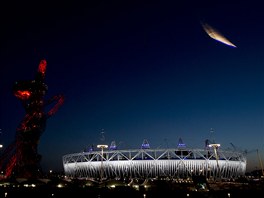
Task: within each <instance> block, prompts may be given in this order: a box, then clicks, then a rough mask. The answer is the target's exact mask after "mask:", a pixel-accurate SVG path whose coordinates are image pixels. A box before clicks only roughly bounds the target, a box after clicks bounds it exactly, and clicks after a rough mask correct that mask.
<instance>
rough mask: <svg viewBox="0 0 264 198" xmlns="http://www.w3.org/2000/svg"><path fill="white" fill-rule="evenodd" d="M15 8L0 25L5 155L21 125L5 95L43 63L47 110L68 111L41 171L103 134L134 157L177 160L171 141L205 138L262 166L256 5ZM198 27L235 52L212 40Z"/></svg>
mask: <svg viewBox="0 0 264 198" xmlns="http://www.w3.org/2000/svg"><path fill="white" fill-rule="evenodd" d="M20 4H21V5H20ZM20 4H19V3H18V5H17V6H16V7H13V5H11V3H10V4H8V5H6V6H7V7H6V9H7V10H9V11H10V12H8V14H3V13H1V23H2V25H3V31H2V32H1V40H0V41H1V43H2V44H1V59H0V63H1V85H2V86H1V98H2V99H1V114H0V128H1V132H2V134H1V136H0V138H1V139H0V141H1V142H0V143H2V142H3V145H8V144H9V143H10V142H12V141H13V140H14V138H15V133H16V127H17V126H18V125H19V123H20V122H21V120H22V119H23V117H24V115H25V112H24V109H23V107H22V106H21V104H20V103H19V101H18V100H17V99H16V98H15V96H14V95H13V94H12V86H13V83H14V82H15V81H17V80H21V79H25V80H31V79H33V78H34V76H35V73H36V71H37V67H38V64H39V61H40V60H41V59H46V60H47V71H46V80H45V82H46V84H47V85H48V88H49V89H48V92H47V94H46V95H47V98H49V97H50V96H53V95H57V94H63V95H64V96H65V102H64V104H63V105H62V107H61V108H60V109H59V110H58V112H57V113H56V114H55V115H54V116H53V117H52V118H50V119H49V120H48V121H47V127H46V130H45V132H44V133H43V135H42V137H41V138H40V143H39V153H40V154H41V155H42V157H43V158H42V164H43V168H44V169H45V170H49V169H54V170H61V169H62V156H63V155H65V154H69V153H77V152H80V151H82V150H83V149H85V148H87V147H89V146H90V145H91V144H95V145H96V144H99V143H101V142H102V141H101V140H100V138H101V136H100V134H101V131H102V130H104V132H105V133H104V137H105V140H104V141H105V142H107V144H110V143H111V141H113V140H114V141H116V143H117V144H118V145H119V146H120V148H140V146H141V144H142V142H143V140H144V139H147V140H148V142H149V143H150V146H151V148H158V147H163V148H164V147H172V148H173V147H176V146H177V144H178V141H179V138H181V139H182V140H183V142H184V143H185V144H186V145H187V146H189V147H192V148H203V147H204V144H205V140H206V139H208V138H211V139H214V140H215V141H216V142H217V143H220V144H221V148H232V144H233V145H234V146H235V147H236V148H237V149H238V150H248V151H249V152H251V154H250V156H249V159H250V161H249V166H251V167H250V168H251V169H255V166H259V164H258V163H259V162H258V159H257V154H256V153H255V152H253V151H255V150H256V149H259V151H260V153H261V156H262V159H264V158H263V156H264V155H263V154H264V135H263V129H264V103H263V101H264V100H263V99H264V78H263V77H264V68H263V63H264V58H263V54H262V53H263V51H264V40H263V33H264V27H263V26H262V19H264V14H263V12H262V9H261V6H260V5H258V4H257V1H256V2H255V1H252V2H250V3H248V2H241V3H240V4H239V5H237V4H236V3H235V2H232V1H231V2H230V1H228V3H225V2H221V3H220V2H219V3H217V2H211V3H210V4H209V3H207V1H201V2H199V3H197V2H196V3H193V4H188V3H184V2H182V3H177V2H166V3H164V2H162V1H153V2H151V3H147V2H137V1H131V2H130V1H126V2H122V1H121V2H119V1H115V2H112V1H96V2H92V1H90V2H88V3H86V4H84V3H83V4H81V3H79V4H77V3H73V2H68V3H64V4H63V6H62V5H59V4H51V3H46V4H43V5H41V6H39V5H37V4H33V5H31V6H32V9H30V8H29V7H27V6H28V5H27V4H23V3H20ZM22 8H23V9H22ZM200 21H204V22H206V23H208V24H209V25H211V26H212V27H214V28H216V29H217V30H219V31H220V32H221V33H222V34H223V35H225V36H226V37H227V38H228V39H230V41H232V43H234V44H235V45H236V46H237V47H236V48H232V47H230V46H227V45H225V44H223V43H220V42H217V41H215V40H214V39H212V38H210V37H209V36H208V35H207V34H206V32H205V31H204V29H203V27H202V25H201V23H200ZM211 129H213V130H214V132H213V133H211V132H210V130H211ZM230 143H232V144H230ZM51 153H52V154H53V155H51Z"/></svg>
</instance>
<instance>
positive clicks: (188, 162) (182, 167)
mask: <svg viewBox="0 0 264 198" xmlns="http://www.w3.org/2000/svg"><path fill="white" fill-rule="evenodd" d="M217 154H218V156H216V153H215V152H214V150H213V149H212V148H211V149H184V150H183V149H133V150H106V151H104V152H101V151H90V152H83V153H74V154H68V155H64V156H63V157H62V160H63V167H64V172H65V175H66V176H69V177H78V178H93V179H96V178H99V175H101V174H102V172H103V177H104V178H159V177H167V178H168V177H169V178H188V177H191V176H193V175H204V176H206V178H226V179H228V178H237V177H239V176H243V175H245V171H246V158H245V156H244V154H243V153H241V152H237V151H230V150H221V149H218V150H217Z"/></svg>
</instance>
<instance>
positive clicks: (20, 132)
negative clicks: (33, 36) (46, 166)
mask: <svg viewBox="0 0 264 198" xmlns="http://www.w3.org/2000/svg"><path fill="white" fill-rule="evenodd" d="M46 67H47V61H46V60H41V61H40V63H39V67H38V71H37V73H36V77H35V79H34V80H31V81H17V82H15V84H14V87H13V93H14V95H15V96H16V97H17V98H18V99H19V100H20V101H21V103H22V105H23V107H24V109H25V112H26V115H25V117H24V119H23V120H22V121H21V123H20V124H19V126H18V127H17V129H16V136H15V141H14V142H13V143H11V144H10V145H9V146H8V147H7V148H6V149H5V150H4V151H3V153H2V155H1V157H0V171H1V173H2V177H3V178H9V177H22V178H36V177H41V176H42V171H41V166H40V161H41V155H40V154H39V153H38V144H39V141H40V137H41V135H42V133H43V132H44V131H45V126H46V121H47V119H48V118H50V117H51V116H53V115H54V114H55V113H56V112H57V111H58V109H59V108H60V106H61V105H62V104H63V102H64V96H63V95H56V96H53V97H52V98H50V99H48V100H45V99H44V96H45V94H46V92H47V91H48V86H47V85H46V84H45V83H44V79H45V74H46ZM52 104H54V105H53V107H52V108H50V109H49V110H48V111H45V108H46V107H47V106H50V105H52Z"/></svg>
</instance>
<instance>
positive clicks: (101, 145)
mask: <svg viewBox="0 0 264 198" xmlns="http://www.w3.org/2000/svg"><path fill="white" fill-rule="evenodd" d="M97 148H100V149H101V155H102V156H101V172H100V178H101V182H102V180H103V173H104V170H103V157H104V149H107V148H108V145H106V144H98V145H97Z"/></svg>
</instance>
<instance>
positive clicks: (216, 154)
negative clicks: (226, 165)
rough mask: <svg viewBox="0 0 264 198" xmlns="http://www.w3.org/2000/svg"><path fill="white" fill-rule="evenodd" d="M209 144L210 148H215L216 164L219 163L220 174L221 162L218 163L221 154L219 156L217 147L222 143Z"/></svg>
mask: <svg viewBox="0 0 264 198" xmlns="http://www.w3.org/2000/svg"><path fill="white" fill-rule="evenodd" d="M208 146H209V147H210V148H213V149H214V154H215V159H216V165H217V169H218V172H219V174H220V171H219V164H218V160H219V156H218V153H217V149H218V148H219V147H220V146H221V145H220V144H216V143H213V144H209V145H208Z"/></svg>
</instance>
